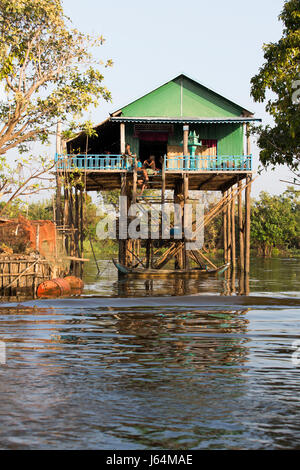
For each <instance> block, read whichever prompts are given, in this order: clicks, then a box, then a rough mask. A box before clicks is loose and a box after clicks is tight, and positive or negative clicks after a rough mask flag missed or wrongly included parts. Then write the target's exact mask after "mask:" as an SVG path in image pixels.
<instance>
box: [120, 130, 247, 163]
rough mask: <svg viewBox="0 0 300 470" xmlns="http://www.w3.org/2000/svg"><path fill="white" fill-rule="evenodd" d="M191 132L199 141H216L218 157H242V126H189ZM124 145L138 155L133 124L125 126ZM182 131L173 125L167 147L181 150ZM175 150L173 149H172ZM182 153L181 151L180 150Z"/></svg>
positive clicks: (137, 142)
mask: <svg viewBox="0 0 300 470" xmlns="http://www.w3.org/2000/svg"><path fill="white" fill-rule="evenodd" d="M190 130H191V131H194V130H195V131H196V134H197V135H199V138H200V140H201V139H213V140H217V141H218V147H217V152H218V155H242V154H243V151H244V143H243V139H244V133H243V125H242V124H216V125H214V124H209V125H191V126H190ZM125 137H126V143H127V142H128V143H129V144H130V146H131V150H132V152H133V153H136V154H137V155H139V139H138V138H137V137H134V124H131V123H130V124H126V125H125ZM182 139H183V129H182V125H179V124H178V125H176V124H175V125H174V133H173V134H170V135H169V140H168V145H169V146H173V147H175V146H176V147H178V151H179V150H180V149H182ZM174 150H175V149H174ZM181 151H182V150H181Z"/></svg>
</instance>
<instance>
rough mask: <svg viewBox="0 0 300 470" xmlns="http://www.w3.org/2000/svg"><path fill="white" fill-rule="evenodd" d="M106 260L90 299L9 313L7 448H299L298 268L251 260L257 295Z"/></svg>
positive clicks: (0, 406)
mask: <svg viewBox="0 0 300 470" xmlns="http://www.w3.org/2000/svg"><path fill="white" fill-rule="evenodd" d="M100 264H101V270H102V271H104V272H103V276H102V277H101V278H100V279H97V278H96V276H95V267H94V266H93V264H92V263H91V264H90V265H89V266H88V267H87V271H86V284H87V285H86V289H85V291H84V296H83V297H81V298H80V299H56V300H33V301H29V302H24V301H22V302H15V303H10V304H8V303H3V304H2V305H1V306H0V340H2V341H5V343H6V352H7V361H6V364H5V365H0V377H1V380H0V394H1V395H0V396H1V400H0V420H1V421H0V422H1V425H0V448H2V449H95V448H101V449H247V448H253V449H297V448H300V401H299V397H300V394H299V392H300V390H299V389H300V366H297V365H296V364H294V363H293V362H292V354H293V353H294V352H295V351H294V350H293V347H292V345H293V342H294V341H295V340H297V339H298V338H299V332H300V315H299V313H300V294H299V292H300V260H297V259H274V260H262V259H257V260H252V268H251V269H252V270H251V275H250V279H249V287H247V289H249V295H247V296H239V295H238V294H239V292H240V287H241V286H240V282H241V281H240V282H239V279H238V277H235V278H233V279H232V278H227V279H224V277H223V278H221V279H215V278H211V279H205V280H190V281H176V280H156V281H150V282H149V281H148V282H147V281H144V280H141V281H129V282H124V281H123V282H118V281H117V277H116V273H115V269H114V267H113V266H112V265H111V263H109V262H107V261H101V263H100ZM242 285H243V286H242V287H243V288H244V287H245V282H244V280H243V281H242ZM229 294H233V295H229ZM299 357H300V355H299Z"/></svg>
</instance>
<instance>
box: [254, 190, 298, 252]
mask: <svg viewBox="0 0 300 470" xmlns="http://www.w3.org/2000/svg"><path fill="white" fill-rule="evenodd" d="M251 246H252V247H255V248H257V250H258V252H259V254H262V255H264V256H271V254H272V251H273V248H274V247H276V248H281V249H288V248H299V247H300V195H299V192H297V191H294V190H293V189H292V188H289V190H288V191H286V192H285V193H284V194H283V195H281V196H271V195H270V194H268V193H266V192H261V194H260V199H259V200H258V201H254V203H253V206H252V214H251Z"/></svg>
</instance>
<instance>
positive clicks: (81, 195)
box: [79, 188, 84, 278]
mask: <svg viewBox="0 0 300 470" xmlns="http://www.w3.org/2000/svg"><path fill="white" fill-rule="evenodd" d="M79 205H80V218H79V220H80V223H79V225H80V227H79V233H80V258H83V242H84V232H83V224H84V222H83V188H80V193H79ZM82 276H83V262H81V264H80V277H81V278H82Z"/></svg>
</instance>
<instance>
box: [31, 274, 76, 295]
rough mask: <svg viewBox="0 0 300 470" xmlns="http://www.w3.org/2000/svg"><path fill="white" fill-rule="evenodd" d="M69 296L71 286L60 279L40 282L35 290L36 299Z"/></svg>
mask: <svg viewBox="0 0 300 470" xmlns="http://www.w3.org/2000/svg"><path fill="white" fill-rule="evenodd" d="M70 294H71V286H70V284H69V282H68V281H66V280H65V279H62V278H57V279H51V280H50V281H44V282H42V283H41V284H40V285H39V286H38V288H37V296H38V297H40V298H41V297H62V296H67V295H70Z"/></svg>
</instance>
